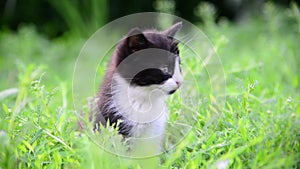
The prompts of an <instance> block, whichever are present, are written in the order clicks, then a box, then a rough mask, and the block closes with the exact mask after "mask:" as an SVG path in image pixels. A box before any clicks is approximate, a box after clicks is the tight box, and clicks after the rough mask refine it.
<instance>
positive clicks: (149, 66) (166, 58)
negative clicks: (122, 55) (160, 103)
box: [118, 48, 183, 94]
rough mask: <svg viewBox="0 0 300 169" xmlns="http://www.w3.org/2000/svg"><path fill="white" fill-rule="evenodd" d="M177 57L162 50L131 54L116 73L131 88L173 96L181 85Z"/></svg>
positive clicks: (181, 79) (148, 50) (152, 49)
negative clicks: (148, 88)
mask: <svg viewBox="0 0 300 169" xmlns="http://www.w3.org/2000/svg"><path fill="white" fill-rule="evenodd" d="M179 61H180V60H179V56H178V55H176V54H174V53H171V52H168V51H165V50H162V49H155V48H151V49H145V50H140V51H138V52H135V53H133V54H132V55H131V56H128V57H127V58H126V59H124V61H123V62H121V63H120V64H119V66H118V73H119V74H120V75H121V77H123V78H124V79H125V80H126V81H127V82H128V83H129V84H130V86H131V87H143V88H146V87H150V88H151V89H160V90H162V91H163V93H165V94H173V93H174V92H175V91H176V90H177V89H178V88H179V87H180V85H181V84H182V81H183V78H182V76H181V70H180V63H179Z"/></svg>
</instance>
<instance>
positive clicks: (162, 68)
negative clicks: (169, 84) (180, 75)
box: [160, 66, 169, 73]
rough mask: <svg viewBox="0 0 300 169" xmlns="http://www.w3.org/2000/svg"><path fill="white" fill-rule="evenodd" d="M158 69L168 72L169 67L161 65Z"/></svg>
mask: <svg viewBox="0 0 300 169" xmlns="http://www.w3.org/2000/svg"><path fill="white" fill-rule="evenodd" d="M160 70H161V71H163V72H164V73H168V71H169V68H168V66H163V67H161V68H160Z"/></svg>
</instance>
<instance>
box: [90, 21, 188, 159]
mask: <svg viewBox="0 0 300 169" xmlns="http://www.w3.org/2000/svg"><path fill="white" fill-rule="evenodd" d="M181 27H182V23H181V22H179V23H176V24H175V25H173V26H172V27H171V28H169V29H167V30H165V31H163V32H159V31H157V30H146V31H141V30H140V29H138V28H134V29H132V30H131V31H130V32H129V33H128V36H126V37H125V38H124V39H123V40H121V41H120V42H119V44H118V45H117V47H116V50H115V51H114V53H113V55H112V58H111V61H110V63H109V66H108V70H107V72H106V75H105V79H104V82H103V84H102V86H101V88H100V92H99V94H98V99H99V100H98V103H97V106H98V111H97V113H96V116H95V121H94V128H95V129H98V127H99V124H100V123H101V124H102V125H104V126H105V125H106V124H109V125H112V126H116V123H117V122H118V131H119V133H120V134H122V135H123V137H124V138H131V139H133V140H134V141H132V142H134V144H135V145H136V146H137V145H139V146H145V145H144V143H145V144H147V145H146V146H148V145H151V146H148V148H149V150H150V151H152V153H149V155H150V154H153V153H156V154H158V153H160V152H161V151H162V150H163V141H164V133H165V126H166V123H167V120H168V108H167V106H166V103H165V99H166V97H167V96H168V95H171V94H173V93H174V92H175V91H176V90H177V89H178V88H179V87H180V85H181V84H182V82H183V77H182V75H181V68H180V57H179V50H178V46H177V45H178V42H177V41H176V40H175V39H174V38H173V36H174V35H175V34H176V32H177V31H179V29H181ZM107 121H109V123H107ZM142 140H143V141H142ZM141 142H143V144H139V143H141ZM148 143H149V144H148ZM143 148H144V147H143ZM145 151H148V150H145ZM146 154H147V153H146Z"/></svg>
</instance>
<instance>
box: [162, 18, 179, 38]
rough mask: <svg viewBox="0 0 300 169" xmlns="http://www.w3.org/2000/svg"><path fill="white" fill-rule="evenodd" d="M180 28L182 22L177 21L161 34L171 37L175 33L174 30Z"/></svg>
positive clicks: (176, 30)
mask: <svg viewBox="0 0 300 169" xmlns="http://www.w3.org/2000/svg"><path fill="white" fill-rule="evenodd" d="M181 28H182V22H177V23H176V24H174V25H173V26H171V28H169V29H167V30H165V31H164V32H163V34H165V35H166V36H168V37H171V38H172V37H173V36H174V35H175V34H176V32H178V31H179V30H180V29H181Z"/></svg>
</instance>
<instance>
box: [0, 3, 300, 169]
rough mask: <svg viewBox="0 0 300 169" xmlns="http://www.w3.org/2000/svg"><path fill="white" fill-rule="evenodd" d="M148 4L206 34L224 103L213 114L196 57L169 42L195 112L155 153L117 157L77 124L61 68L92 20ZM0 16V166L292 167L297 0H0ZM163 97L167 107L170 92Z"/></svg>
mask: <svg viewBox="0 0 300 169" xmlns="http://www.w3.org/2000/svg"><path fill="white" fill-rule="evenodd" d="M149 11H158V12H165V13H170V14H175V15H178V16H180V17H183V18H185V19H187V20H188V21H190V22H192V23H193V24H195V25H196V26H197V27H199V28H200V29H201V30H202V31H203V32H204V33H205V34H206V35H207V36H208V38H209V39H210V40H211V42H212V44H213V46H214V47H215V50H216V52H217V53H218V55H219V56H220V58H221V60H222V63H223V68H224V72H225V76H226V96H225V97H226V103H225V107H224V109H223V110H221V112H222V113H220V114H218V117H219V118H217V119H215V118H214V117H215V116H216V110H215V109H213V106H212V105H210V101H211V100H214V98H213V96H211V93H209V91H210V90H209V89H207V86H209V84H208V83H209V81H204V80H205V78H207V74H206V72H205V68H203V65H201V64H198V63H199V61H198V60H197V58H195V57H194V58H193V57H189V60H185V58H187V57H186V56H185V55H184V52H185V51H180V52H181V53H182V54H183V55H184V56H181V57H182V60H183V65H184V66H186V67H188V68H189V69H190V70H191V71H193V72H194V74H195V75H196V76H197V77H199V82H201V83H202V82H203V85H200V87H199V88H198V89H195V90H198V93H200V94H201V98H199V100H200V101H201V102H202V103H203V104H200V105H199V110H198V111H197V114H198V116H197V117H196V121H197V122H196V124H194V125H193V128H192V131H191V132H190V133H189V134H188V136H187V137H186V139H185V140H184V141H183V142H181V143H180V144H179V145H178V146H176V148H175V149H174V150H170V151H169V152H167V153H165V154H163V155H161V156H160V157H159V159H158V158H154V159H151V158H149V159H145V160H133V159H124V158H121V157H117V156H115V155H112V154H109V153H107V152H105V151H103V150H102V149H101V148H99V147H97V146H96V145H95V144H94V143H93V141H91V140H90V138H89V137H88V136H87V135H86V132H84V131H83V130H82V128H84V125H83V124H82V123H81V121H80V120H78V118H77V115H78V114H76V113H75V111H74V108H73V102H72V76H73V68H74V64H75V61H76V58H77V56H78V54H79V52H80V49H81V48H82V46H83V45H84V44H85V42H86V40H87V39H88V38H89V36H91V35H92V34H93V33H94V32H95V31H96V30H97V29H98V28H100V27H101V26H103V25H105V24H106V23H108V22H110V21H112V20H114V19H116V18H118V17H122V16H124V15H128V14H132V13H135V12H149ZM0 24H1V25H0V168H1V169H2V168H3V169H4V168H5V169H6V168H119V169H121V168H157V167H160V168H220V167H222V166H224V165H225V166H227V168H270V169H273V168H300V143H299V140H300V66H299V65H300V12H299V1H290V0H270V1H263V0H257V1H255V0H224V1H219V0H207V1H202V0H199V1H195V0H191V1H187V0H185V1H184V0H143V1H141V0H127V1H123V0H109V1H108V0H107V1H105V0H101V1H97V0H85V1H83V0H82V1H80V0H61V1H59V0H26V1H25V0H1V1H0ZM109 36H113V35H108V37H107V40H110V38H109ZM99 53H101V51H99ZM193 59H194V60H193ZM186 67H183V70H185V69H186ZM104 71H105V67H100V68H99V77H100V76H101V75H103V73H104ZM207 84H208V85H207ZM169 103H170V105H169V107H170V110H171V112H172V113H171V116H170V118H171V119H176V117H177V115H176V113H178V112H177V111H178V110H177V108H178V107H180V103H177V102H176V100H172V98H171V100H169ZM104 133H106V134H107V135H108V136H110V134H109V133H110V132H109V131H107V132H104ZM117 140H118V139H117Z"/></svg>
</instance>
